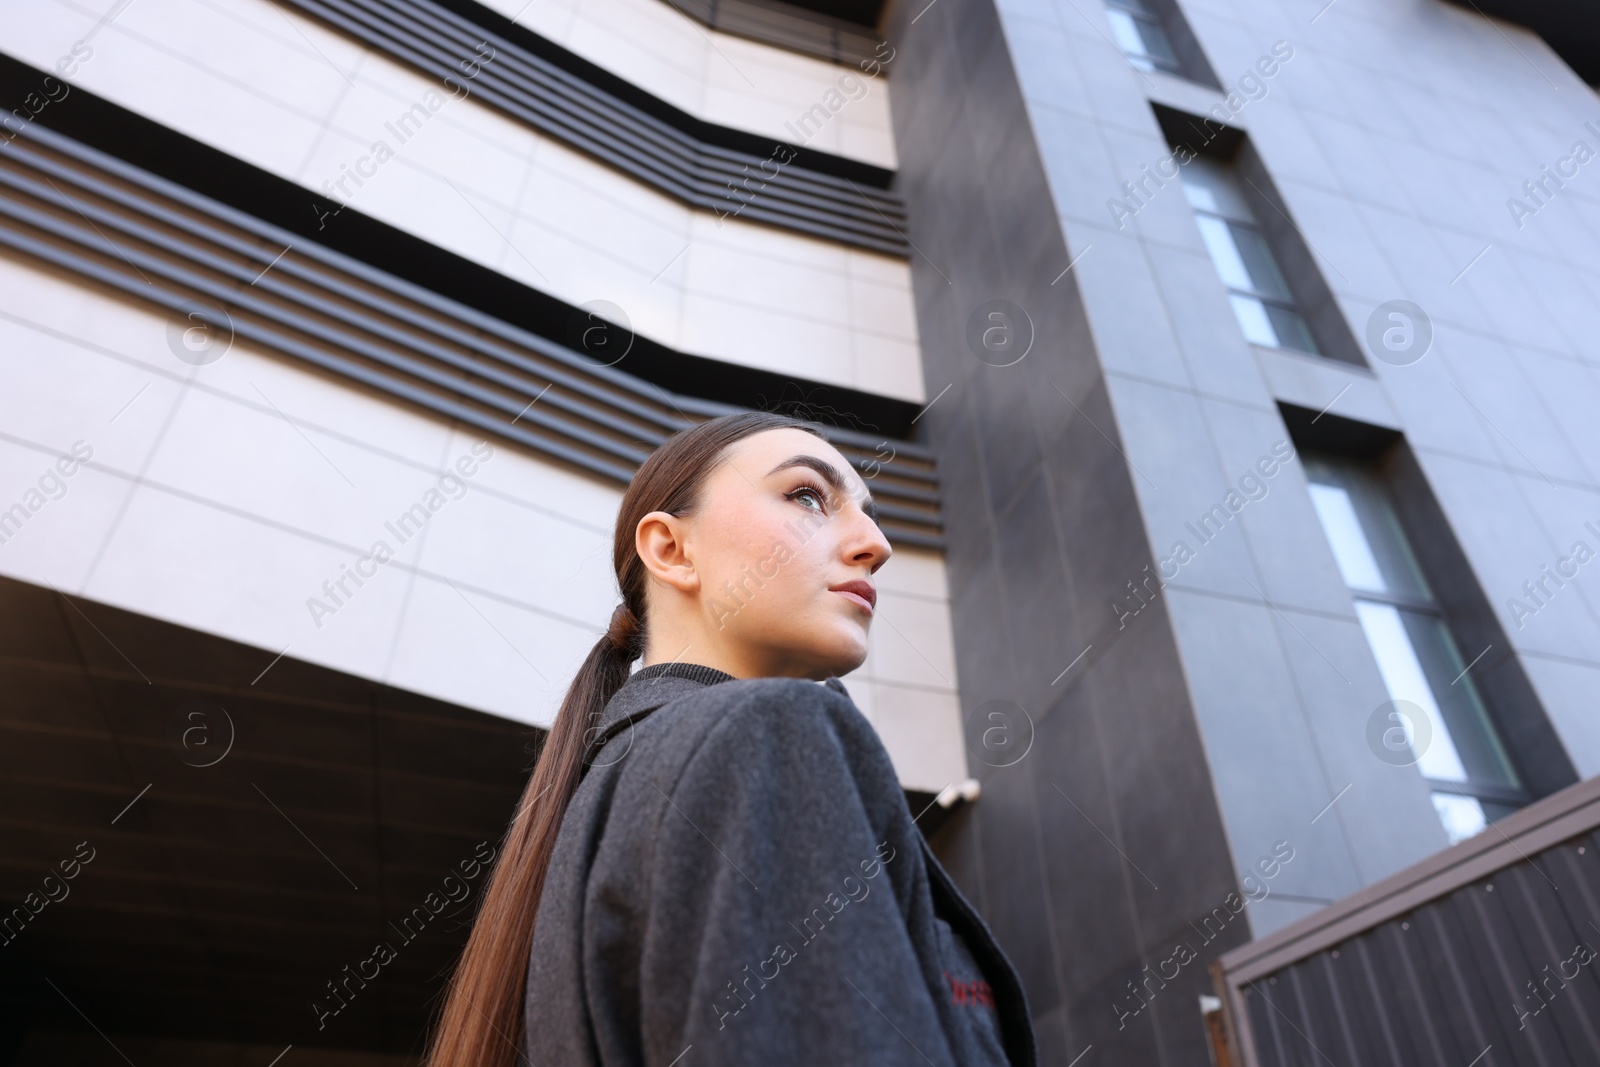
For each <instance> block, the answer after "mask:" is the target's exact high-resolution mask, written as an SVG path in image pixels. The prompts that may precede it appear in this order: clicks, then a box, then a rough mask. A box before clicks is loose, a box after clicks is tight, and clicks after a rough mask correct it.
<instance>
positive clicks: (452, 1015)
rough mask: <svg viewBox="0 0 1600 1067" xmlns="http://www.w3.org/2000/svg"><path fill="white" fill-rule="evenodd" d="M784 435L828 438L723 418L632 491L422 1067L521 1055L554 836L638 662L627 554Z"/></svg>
mask: <svg viewBox="0 0 1600 1067" xmlns="http://www.w3.org/2000/svg"><path fill="white" fill-rule="evenodd" d="M782 428H792V429H797V430H804V431H806V432H807V433H812V434H816V436H818V437H821V438H822V439H823V440H827V437H826V436H825V435H824V434H823V433H822V431H821V429H820V428H818V427H817V426H816V425H814V424H812V423H808V422H804V421H802V420H800V419H796V418H791V417H790V416H787V415H779V414H775V413H773V412H765V411H746V412H739V413H737V414H733V415H722V416H719V417H717V418H714V419H711V420H709V421H707V422H703V423H700V424H699V425H697V426H693V427H690V428H689V429H687V430H682V431H680V432H678V433H676V434H674V435H673V436H672V437H670V438H668V439H667V440H666V441H665V442H663V443H662V445H661V446H660V447H659V448H657V449H656V450H655V451H654V452H652V453H651V454H650V456H649V458H647V459H646V460H645V461H644V463H643V464H642V465H641V466H640V467H639V471H638V473H637V474H635V475H634V476H633V480H632V481H631V482H629V483H628V489H627V491H626V492H625V493H623V495H622V506H621V507H620V508H619V509H618V512H617V526H616V532H615V534H614V536H613V539H612V546H611V561H612V567H613V568H614V570H615V571H616V576H617V586H618V588H619V589H621V591H622V603H620V604H618V605H617V609H616V612H615V613H614V614H613V615H612V618H611V627H610V629H609V630H607V632H606V634H605V636H603V637H601V638H600V640H599V641H597V642H595V646H594V648H593V649H591V650H590V652H589V655H588V657H587V658H585V659H584V661H583V666H581V667H579V668H578V674H577V677H575V678H574V679H573V681H572V687H571V688H570V689H568V690H567V695H566V698H565V699H563V700H562V702H561V709H560V711H558V712H557V714H556V719H555V722H554V724H553V725H552V726H551V727H550V732H549V734H548V735H547V736H546V737H545V741H544V744H543V746H542V747H541V748H540V750H539V757H538V760H537V762H536V763H535V764H534V767H533V774H532V775H531V776H530V777H529V778H528V785H527V788H526V789H524V790H523V794H522V799H521V801H520V802H519V803H518V804H517V811H516V814H515V815H513V816H512V818H511V824H510V826H509V827H507V829H506V835H505V840H504V842H503V843H502V845H501V849H500V854H499V856H498V858H497V859H496V862H495V866H494V872H493V873H492V874H491V875H490V876H489V881H488V887H487V888H486V889H485V890H484V893H483V899H482V903H481V904H480V905H479V908H478V914H477V917H476V918H475V919H474V920H473V925H472V932H471V934H470V935H469V936H468V937H467V945H466V948H465V949H463V950H462V953H461V959H460V961H459V962H458V963H457V964H456V969H455V974H454V976H453V977H452V978H451V980H450V989H449V992H448V993H447V994H446V997H445V1002H444V1010H443V1011H442V1012H441V1014H440V1017H439V1023H438V1026H437V1027H435V1029H434V1033H433V1040H432V1047H431V1049H430V1051H429V1054H428V1061H427V1062H428V1067H515V1065H516V1064H517V1062H518V1059H519V1057H520V1055H521V1050H522V1020H523V1015H522V1007H523V987H524V983H525V982H526V981H527V970H528V954H529V951H530V949H531V947H532V945H533V926H534V917H535V913H536V911H537V909H538V904H539V894H540V891H541V890H542V889H543V887H544V877H545V871H546V870H547V869H548V868H549V866H550V855H551V853H552V852H553V851H554V849H555V843H556V834H557V832H558V831H559V830H560V829H561V818H562V816H563V815H565V814H566V810H567V805H568V804H569V803H570V802H571V800H572V794H573V793H574V792H576V791H577V788H578V780H579V776H580V772H581V770H582V766H583V756H584V751H585V747H586V742H587V739H588V737H587V735H588V733H589V730H590V728H591V727H592V726H593V724H595V723H598V722H599V719H600V714H601V712H603V711H604V710H605V706H606V704H607V703H608V702H609V701H610V699H611V697H612V696H613V695H614V694H615V693H616V692H617V690H618V689H621V688H622V685H623V683H624V682H626V681H627V680H628V676H629V673H630V670H629V668H630V667H631V665H632V664H633V661H634V660H636V659H638V658H639V657H640V656H641V655H643V654H644V645H645V624H646V619H645V588H646V586H647V585H648V581H647V579H648V573H649V572H648V571H647V570H646V569H645V566H644V562H643V561H642V560H641V559H640V558H639V554H638V552H636V551H635V547H634V535H635V531H636V530H637V528H638V525H639V520H640V519H642V518H644V516H646V515H648V514H649V513H650V512H652V511H665V512H668V513H669V514H672V515H686V514H688V513H689V512H691V511H692V510H694V508H695V507H696V506H697V505H698V503H699V499H700V492H701V487H702V486H703V484H704V483H705V479H706V476H707V475H709V474H710V473H711V471H712V470H713V469H715V468H716V466H717V464H718V463H719V462H720V461H721V459H722V456H723V451H724V450H725V449H726V448H727V447H728V446H729V445H731V444H733V443H734V442H735V441H738V440H741V439H742V438H745V437H749V436H751V435H752V434H757V433H761V432H763V431H765V430H774V429H782Z"/></svg>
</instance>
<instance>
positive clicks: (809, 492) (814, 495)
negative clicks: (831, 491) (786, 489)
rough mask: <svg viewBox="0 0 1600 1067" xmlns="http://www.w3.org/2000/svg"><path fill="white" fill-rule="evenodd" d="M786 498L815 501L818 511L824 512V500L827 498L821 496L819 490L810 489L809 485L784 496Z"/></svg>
mask: <svg viewBox="0 0 1600 1067" xmlns="http://www.w3.org/2000/svg"><path fill="white" fill-rule="evenodd" d="M786 496H787V498H788V499H789V500H797V499H799V498H801V497H810V498H811V499H813V500H815V501H816V502H817V504H818V510H819V511H820V510H826V508H825V507H824V505H825V503H826V499H827V498H826V497H824V496H823V495H822V492H821V491H820V490H818V489H815V488H813V487H811V486H809V485H802V486H801V487H800V488H798V489H796V490H795V491H794V492H792V493H788V494H786Z"/></svg>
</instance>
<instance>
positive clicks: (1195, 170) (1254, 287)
mask: <svg viewBox="0 0 1600 1067" xmlns="http://www.w3.org/2000/svg"><path fill="white" fill-rule="evenodd" d="M1180 173H1181V174H1182V176H1183V192H1184V195H1185V196H1187V197H1188V198H1189V204H1190V206H1191V207H1193V208H1194V215H1195V222H1196V223H1198V224H1199V226H1200V236H1201V238H1202V239H1203V240H1204V241H1205V245H1206V251H1208V252H1209V253H1211V262H1212V263H1213V264H1215V265H1216V268H1217V273H1218V274H1219V275H1221V276H1222V282H1223V284H1224V285H1226V286H1227V287H1228V299H1229V301H1230V302H1231V303H1232V304H1233V314H1234V317H1235V318H1237V319H1238V320H1239V328H1240V329H1242V330H1243V331H1244V335H1245V337H1246V338H1247V339H1248V340H1250V341H1251V342H1253V343H1254V344H1258V345H1264V346H1266V347H1268V348H1293V349H1297V350H1299V351H1301V352H1310V353H1312V354H1313V355H1320V354H1321V352H1320V351H1319V349H1318V348H1317V343H1316V341H1315V340H1313V339H1312V337H1311V330H1310V329H1309V328H1308V327H1307V326H1306V320H1305V318H1304V317H1303V316H1302V315H1301V314H1300V311H1299V310H1298V308H1297V307H1296V306H1295V299H1294V296H1293V294H1292V293H1291V292H1290V291H1289V284H1288V282H1286V281H1285V280H1284V277H1283V271H1282V270H1280V269H1279V267H1278V261H1277V259H1276V258H1275V257H1274V256H1273V254H1272V249H1271V247H1270V246H1269V245H1268V243H1267V239H1266V236H1265V234H1264V233H1263V232H1262V228H1261V224H1260V222H1259V220H1257V218H1256V216H1255V212H1254V211H1252V210H1251V207H1250V202H1249V199H1248V198H1247V197H1246V196H1245V195H1244V191H1243V189H1242V188H1241V185H1240V182H1239V178H1238V175H1237V174H1236V173H1235V171H1234V168H1233V167H1232V166H1230V165H1229V164H1227V163H1222V162H1219V161H1218V160H1215V159H1209V158H1207V157H1204V156H1200V157H1198V158H1196V159H1193V160H1190V161H1189V162H1188V163H1186V164H1185V165H1184V166H1183V169H1182V171H1181V172H1180Z"/></svg>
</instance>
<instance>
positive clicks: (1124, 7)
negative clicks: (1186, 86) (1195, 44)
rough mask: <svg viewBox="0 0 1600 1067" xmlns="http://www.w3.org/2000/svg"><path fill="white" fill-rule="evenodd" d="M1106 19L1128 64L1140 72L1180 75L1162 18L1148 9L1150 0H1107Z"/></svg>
mask: <svg viewBox="0 0 1600 1067" xmlns="http://www.w3.org/2000/svg"><path fill="white" fill-rule="evenodd" d="M1106 16H1107V17H1108V18H1109V19H1110V20H1111V32H1112V33H1113V34H1114V35H1115V36H1116V38H1117V45H1118V47H1120V48H1121V49H1122V51H1123V54H1124V55H1126V56H1127V57H1128V62H1130V63H1132V64H1133V65H1134V66H1135V67H1138V68H1139V69H1140V70H1160V71H1165V72H1166V73H1168V74H1176V75H1179V76H1180V77H1181V76H1182V75H1183V67H1182V64H1180V63H1179V62H1178V57H1177V54H1176V53H1175V52H1174V51H1173V48H1172V39H1171V38H1170V37H1168V36H1167V31H1166V30H1165V29H1163V28H1162V25H1161V18H1160V16H1159V15H1157V14H1156V12H1155V10H1154V9H1153V8H1152V7H1151V6H1150V0H1107V2H1106Z"/></svg>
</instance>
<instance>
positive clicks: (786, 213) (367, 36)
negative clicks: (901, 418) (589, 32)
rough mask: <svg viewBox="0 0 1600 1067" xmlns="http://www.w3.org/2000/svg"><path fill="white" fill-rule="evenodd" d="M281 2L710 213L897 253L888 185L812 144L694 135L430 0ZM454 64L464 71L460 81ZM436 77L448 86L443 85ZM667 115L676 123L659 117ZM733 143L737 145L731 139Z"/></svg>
mask: <svg viewBox="0 0 1600 1067" xmlns="http://www.w3.org/2000/svg"><path fill="white" fill-rule="evenodd" d="M289 2H290V3H291V4H293V5H294V6H295V7H297V8H299V9H301V10H302V11H304V12H306V13H307V14H309V15H312V16H315V17H316V18H318V19H320V20H322V21H323V22H326V23H328V24H329V25H331V26H335V27H337V28H338V29H340V30H342V31H344V32H345V33H347V34H349V35H350V36H351V37H353V38H355V39H356V40H358V41H360V42H361V43H362V44H364V45H366V46H367V47H369V48H372V49H375V50H377V51H379V52H382V53H384V54H386V55H388V56H390V57H392V58H394V59H395V60H397V61H399V62H402V63H405V64H406V65H408V66H410V67H413V68H415V69H416V70H418V71H421V72H422V73H424V74H427V75H429V76H431V77H434V78H438V79H439V80H440V89H441V92H452V91H453V92H456V93H458V94H459V92H460V91H461V90H462V89H463V88H464V89H466V90H467V91H470V93H471V95H472V96H473V97H474V98H476V99H477V100H479V101H480V102H482V103H485V104H488V105H490V106H492V107H494V108H496V109H498V110H499V111H501V112H502V113H504V114H506V115H508V116H510V117H511V118H513V119H515V120H516V121H518V122H521V123H523V124H525V125H527V126H529V127H530V128H532V129H535V130H537V131H538V132H540V133H541V134H544V135H545V136H547V137H551V138H554V139H556V140H559V141H561V142H563V143H565V144H567V145H570V146H571V147H573V148H575V149H578V150H579V151H582V152H584V153H586V154H588V155H590V156H592V157H593V158H595V159H598V160H600V161H601V162H604V163H606V164H608V165H610V166H612V167H615V168H616V169H618V170H620V171H622V172H623V173H624V174H627V175H628V176H629V177H631V178H633V179H634V180H636V181H639V182H641V183H643V184H645V185H648V186H650V187H651V188H653V189H656V190H657V191H659V192H661V193H663V194H665V195H667V196H671V197H673V198H674V199H677V200H679V201H681V202H683V203H685V204H688V205H690V206H691V207H696V208H700V209H702V210H705V211H710V212H714V213H715V214H716V215H717V216H718V218H725V217H729V216H732V217H736V218H739V219H743V220H746V221H751V222H763V223H767V224H770V225H774V226H780V227H783V228H784V229H788V230H793V231H797V232H800V233H804V234H806V235H808V236H811V237H816V238H820V239H823V240H829V241H836V242H839V243H841V244H848V245H851V246H854V247H858V248H864V249H868V250H871V251H874V252H882V253H884V254H887V255H893V256H904V255H906V254H907V252H908V247H909V246H908V243H907V240H906V237H905V232H904V231H905V206H904V205H903V204H902V203H901V201H900V198H899V197H898V196H896V195H894V194H893V193H890V192H888V191H887V190H885V189H882V188H873V187H870V186H867V185H864V184H863V183H862V182H860V181H857V180H854V179H852V178H851V177H849V176H845V175H841V174H835V173H828V172H827V171H825V170H823V169H819V168H818V167H817V166H816V165H815V164H816V162H817V160H818V157H819V156H820V155H821V154H820V153H815V152H813V153H810V154H809V156H808V158H807V159H805V160H802V159H800V158H799V157H795V158H793V159H791V158H790V156H789V155H788V153H787V152H785V151H782V149H784V148H785V147H786V145H785V144H784V143H782V142H778V141H776V140H768V139H764V138H758V137H755V136H754V135H749V140H744V139H736V138H729V137H720V138H717V139H716V141H711V140H705V139H702V138H701V137H699V136H697V135H696V132H698V130H700V129H703V127H704V126H705V125H706V124H705V123H703V122H701V121H700V120H697V119H693V118H692V116H689V115H687V114H686V113H683V112H681V111H677V110H676V109H673V108H670V107H669V106H666V105H662V106H659V107H656V108H654V109H652V110H650V111H647V110H645V109H642V108H640V107H638V106H636V104H635V103H632V102H630V101H629V100H627V99H625V98H623V97H622V96H621V95H619V94H617V93H615V92H613V91H611V88H610V87H607V86H604V85H601V84H597V80H596V79H595V78H594V77H593V73H594V65H593V64H591V63H588V62H587V61H585V60H581V59H580V58H579V57H577V56H576V55H573V54H571V53H570V52H566V50H565V49H561V48H560V47H559V46H557V45H555V44H553V43H550V42H545V47H544V48H542V49H540V50H539V51H538V52H535V51H533V50H532V49H530V48H527V47H525V46H524V45H523V44H521V43H518V42H517V41H515V40H512V39H510V38H508V37H506V36H502V35H501V34H499V33H496V32H495V31H494V30H493V29H491V28H489V27H488V26H486V25H484V24H483V23H482V22H479V21H474V20H472V19H468V18H466V17H465V16H463V15H461V14H459V13H458V12H457V11H454V10H451V9H449V8H446V7H444V6H442V5H440V4H436V3H433V2H432V0H289ZM484 44H487V45H488V46H490V47H492V48H493V49H494V52H493V53H492V55H493V59H492V61H489V62H485V61H484V56H485V55H486V54H488V53H484V52H480V51H478V48H479V46H481V45H484ZM563 53H565V54H564V55H563ZM558 59H559V60H560V61H559V62H558ZM464 64H465V65H466V66H465V67H464V66H463V65H464ZM464 71H471V72H474V73H472V76H471V78H470V79H468V78H467V77H466V76H465V75H464ZM445 78H450V79H451V82H450V85H451V87H452V88H448V89H447V88H445V82H444V79H445ZM819 106H820V105H819ZM823 110H824V114H828V112H827V111H826V108H824V109H823ZM674 113H675V114H676V116H678V118H677V120H676V121H672V120H669V119H668V118H667V117H664V116H668V115H672V114H674ZM796 118H797V120H799V119H800V118H801V117H800V116H796ZM816 121H819V122H820V121H821V120H816ZM736 140H743V143H744V146H743V147H734V146H733V144H732V142H734V141H736ZM830 169H835V168H830ZM885 173H887V172H885Z"/></svg>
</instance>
